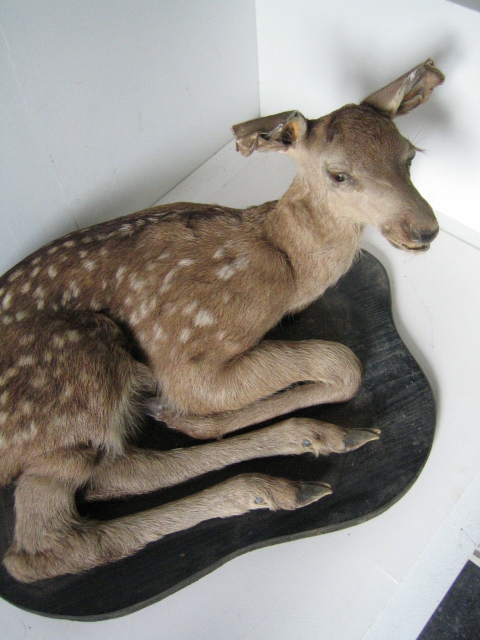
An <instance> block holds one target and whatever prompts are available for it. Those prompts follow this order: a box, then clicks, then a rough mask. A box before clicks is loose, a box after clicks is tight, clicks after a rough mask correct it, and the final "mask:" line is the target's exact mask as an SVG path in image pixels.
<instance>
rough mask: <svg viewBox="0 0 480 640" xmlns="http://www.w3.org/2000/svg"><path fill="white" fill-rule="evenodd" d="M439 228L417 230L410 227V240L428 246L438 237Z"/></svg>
mask: <svg viewBox="0 0 480 640" xmlns="http://www.w3.org/2000/svg"><path fill="white" fill-rule="evenodd" d="M439 230H440V229H439V227H438V225H436V226H435V227H434V228H432V227H429V228H428V229H418V228H416V227H411V229H410V231H411V234H412V238H414V239H415V240H418V241H419V242H421V243H423V244H430V242H432V241H433V240H435V238H436V237H437V235H438V232H439Z"/></svg>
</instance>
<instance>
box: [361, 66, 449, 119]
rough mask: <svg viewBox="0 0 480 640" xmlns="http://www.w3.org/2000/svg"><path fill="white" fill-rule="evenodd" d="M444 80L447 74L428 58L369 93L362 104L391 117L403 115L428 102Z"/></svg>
mask: <svg viewBox="0 0 480 640" xmlns="http://www.w3.org/2000/svg"><path fill="white" fill-rule="evenodd" d="M444 80H445V76H444V75H443V73H442V72H441V71H439V70H438V69H437V68H436V67H435V65H434V63H433V60H427V61H426V62H424V63H423V64H419V65H418V66H417V67H415V68H414V69H412V70H411V71H408V73H406V74H405V75H403V76H401V78H398V80H395V81H394V82H392V83H390V84H388V85H387V86H386V87H383V89H380V90H379V91H376V92H375V93H372V94H371V95H369V96H368V98H365V100H364V101H363V102H362V104H366V105H369V106H371V107H373V108H374V109H377V110H378V111H381V112H382V113H383V114H385V115H386V116H389V117H390V118H394V117H395V116H401V115H404V114H405V113H409V112H410V111H411V110H412V109H415V107H418V105H419V104H423V103H424V102H427V100H428V99H429V97H430V94H431V93H432V91H433V90H434V89H435V87H437V86H438V85H439V84H442V82H443V81H444Z"/></svg>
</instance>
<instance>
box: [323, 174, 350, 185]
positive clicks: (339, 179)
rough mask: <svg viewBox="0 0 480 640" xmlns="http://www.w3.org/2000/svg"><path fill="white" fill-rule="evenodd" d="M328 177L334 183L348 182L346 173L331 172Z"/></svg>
mask: <svg viewBox="0 0 480 640" xmlns="http://www.w3.org/2000/svg"><path fill="white" fill-rule="evenodd" d="M328 175H329V176H330V178H331V179H332V180H333V181H334V182H338V183H341V182H346V181H347V180H348V175H347V174H346V173H341V172H337V171H329V172H328Z"/></svg>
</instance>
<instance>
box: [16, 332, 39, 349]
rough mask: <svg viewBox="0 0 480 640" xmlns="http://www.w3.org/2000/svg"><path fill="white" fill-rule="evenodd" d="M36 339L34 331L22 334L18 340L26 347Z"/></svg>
mask: <svg viewBox="0 0 480 640" xmlns="http://www.w3.org/2000/svg"><path fill="white" fill-rule="evenodd" d="M34 340H35V336H34V335H33V333H29V334H28V335H26V336H22V337H21V338H20V340H19V341H18V342H19V344H20V345H21V346H22V347H26V346H27V345H29V344H32V342H33V341H34Z"/></svg>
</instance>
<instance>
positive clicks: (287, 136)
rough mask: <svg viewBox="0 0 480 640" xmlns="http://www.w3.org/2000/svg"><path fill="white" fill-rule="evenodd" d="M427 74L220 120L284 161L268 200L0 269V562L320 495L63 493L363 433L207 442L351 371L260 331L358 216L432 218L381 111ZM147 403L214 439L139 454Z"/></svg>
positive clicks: (329, 280)
mask: <svg viewBox="0 0 480 640" xmlns="http://www.w3.org/2000/svg"><path fill="white" fill-rule="evenodd" d="M443 79H444V78H443V75H442V74H441V72H440V71H438V70H437V69H436V68H435V67H434V65H433V62H432V61H431V60H428V61H427V62H425V63H424V64H421V65H419V66H418V67H416V68H415V69H413V70H412V71H409V72H408V73H407V74H405V75H404V76H402V77H401V78H399V79H398V80H396V81H395V82H393V83H391V84H389V85H388V86H386V87H384V88H383V89H381V90H380V91H377V92H376V93H373V94H372V95H370V96H369V97H368V98H366V99H365V100H364V101H363V102H362V103H361V104H360V105H358V106H357V105H353V104H351V105H346V106H344V107H342V108H341V109H339V110H338V111H334V112H333V113H331V114H330V115H327V116H324V117H322V118H320V119H318V120H307V119H306V118H304V117H303V116H302V115H301V114H300V113H299V112H298V111H292V112H288V113H281V114H278V115H274V116H270V117H266V118H259V119H257V120H252V121H251V122H245V123H243V124H239V125H236V126H235V127H234V128H233V131H234V133H235V137H236V139H237V147H238V149H239V151H240V152H241V153H243V154H244V155H247V156H248V155H249V154H251V153H252V152H253V151H254V150H259V151H270V150H273V151H280V152H286V153H289V154H290V155H291V156H292V157H294V158H295V159H296V160H297V162H298V164H299V172H298V175H297V176H296V178H295V180H294V182H293V184H292V186H291V187H290V189H289V190H288V191H287V192H286V194H285V195H284V196H283V197H282V198H280V200H278V201H275V202H268V203H266V204H263V205H261V206H258V207H251V208H248V209H245V210H235V209H227V208H225V207H218V206H211V205H201V204H191V203H187V204H185V203H183V204H177V205H167V206H161V207H154V208H152V209H149V210H147V211H142V212H140V213H136V214H133V215H128V216H125V217H123V218H120V219H118V220H114V221H111V222H106V223H103V224H99V225H96V226H94V227H91V228H88V229H83V230H82V231H78V232H75V233H71V234H70V235H68V236H66V237H64V238H61V239H60V240H56V241H54V242H52V243H50V244H49V245H47V246H46V247H43V248H42V249H40V250H38V251H36V252H35V253H33V254H32V255H31V256H29V257H28V258H26V259H25V260H23V261H22V262H21V263H20V264H18V265H17V266H16V267H14V268H13V269H11V270H10V271H9V272H8V273H6V274H5V275H4V276H3V277H2V278H1V279H0V331H1V351H0V485H6V484H8V483H10V482H12V481H15V483H16V486H15V529H14V539H13V542H12V544H11V547H10V548H9V550H8V552H7V554H6V557H5V558H4V560H3V562H4V565H5V567H6V568H7V570H8V571H9V572H10V574H11V575H12V576H14V577H15V578H16V579H17V580H20V581H24V582H30V581H34V580H38V579H41V578H47V577H52V576H57V575H60V574H64V573H74V572H78V571H82V570H85V569H89V568H91V567H96V566H98V565H100V564H103V563H106V562H110V561H113V560H117V559H119V558H123V557H125V556H128V555H130V554H132V553H134V552H135V551H137V550H138V549H141V548H142V547H144V546H145V545H146V544H148V543H149V542H152V541H154V540H157V539H158V538H160V537H162V536H165V535H167V534H169V533H172V532H175V531H179V530H183V529H186V528H188V527H192V526H193V525H195V524H197V523H199V522H201V521H203V520H206V519H208V518H218V517H220V518H224V517H228V516H233V515H238V514H242V513H245V512H246V511H248V510H251V509H263V508H267V509H272V510H273V509H295V508H297V507H302V506H304V505H308V504H310V503H312V502H314V501H316V500H318V499H320V498H321V497H322V496H325V495H327V494H329V493H331V489H330V487H329V486H328V485H325V484H322V483H313V482H293V481H290V480H285V479H281V478H273V477H268V476H263V475H260V474H258V475H256V474H255V475H253V474H246V475H245V474H244V475H239V476H235V477H233V478H231V479H230V480H227V481H225V482H222V483H220V484H217V485H216V486H214V487H212V488H209V489H207V490H205V491H202V492H200V493H197V494H194V495H192V496H190V497H187V498H184V499H181V500H178V501H176V502H172V503H169V504H166V505H163V506H160V507H158V508H155V509H152V510H150V511H147V512H144V513H140V514H135V515H129V516H126V517H121V518H118V519H116V520H112V521H107V522H103V521H102V522H97V521H92V520H83V519H82V518H81V517H80V516H79V514H78V512H77V510H76V507H75V494H76V492H77V491H78V490H83V492H84V494H85V496H86V497H87V499H91V500H97V499H104V498H115V497H121V496H127V495H132V494H139V493H142V492H149V491H154V490H157V489H159V488H162V487H167V486H171V485H174V484H178V483H181V482H184V481H186V480H188V479H189V478H193V477H196V476H198V475H200V474H203V473H206V472H208V471H211V470H214V469H220V468H222V467H225V466H226V465H229V464H232V463H235V462H238V461H242V460H248V459H252V458H259V457H265V456H273V455H288V454H302V453H306V452H312V453H314V454H315V455H318V454H322V455H328V454H330V453H343V452H348V451H352V450H353V449H356V448H358V447H360V446H362V445H364V444H365V443H367V442H369V441H371V440H375V439H377V438H378V437H379V433H378V432H377V431H375V430H371V431H368V430H359V429H349V430H348V429H343V428H340V427H338V426H334V425H331V424H326V423H322V422H319V421H316V420H312V419H306V418H289V419H286V420H284V421H282V422H279V423H278V424H275V425H273V426H271V427H268V428H265V429H260V430H257V431H253V432H252V431H251V432H249V433H246V434H242V435H238V436H235V437H232V438H226V439H225V440H222V439H221V436H223V435H224V434H226V433H228V432H231V431H234V430H237V429H241V428H242V427H245V426H247V425H251V424H256V423H259V422H261V421H264V420H266V419H269V418H272V417H274V416H277V415H282V414H287V413H290V412H292V411H293V410H295V409H298V408H300V407H306V406H311V405H315V404H321V403H330V402H344V401H346V400H348V399H350V398H352V396H354V395H355V393H356V391H357V389H358V387H359V385H360V380H361V365H360V363H359V361H358V360H357V358H356V356H355V355H354V354H353V353H352V352H351V351H350V350H349V349H348V348H346V347H345V346H343V345H341V344H337V343H332V342H323V341H320V340H311V341H300V342H288V341H270V340H265V339H263V337H264V336H265V334H266V333H267V332H268V330H269V329H271V328H272V327H273V326H274V325H275V324H277V323H278V322H279V320H280V319H281V318H282V317H283V316H284V315H285V314H287V313H293V312H296V311H299V310H300V309H303V308H304V307H306V306H307V305H309V304H310V303H311V302H312V301H313V300H314V299H315V298H317V297H318V296H320V295H322V293H323V292H324V291H325V289H326V288H327V287H329V286H331V285H333V284H334V283H335V282H337V280H338V279H339V278H340V276H342V275H343V274H344V273H345V272H346V271H347V270H348V269H349V268H350V266H351V264H352V262H353V260H354V259H355V257H356V255H357V253H358V251H359V243H360V237H361V234H362V230H363V228H364V226H365V225H366V224H373V225H375V226H376V227H378V228H379V229H380V231H381V232H382V233H383V235H384V236H385V237H386V238H387V239H388V240H389V241H390V242H391V243H392V244H393V245H394V246H396V247H400V248H403V249H408V250H411V251H421V250H425V249H428V247H429V243H430V242H431V241H432V240H433V239H434V238H435V236H436V235H437V233H438V224H437V221H436V220H435V216H434V214H433V211H432V209H431V207H430V206H429V205H428V203H427V202H426V201H425V200H424V199H423V198H422V197H421V196H420V194H419V193H418V192H417V190H416V189H415V187H414V186H413V185H412V183H411V181H410V177H409V167H410V163H411V162H412V159H413V157H414V155H415V147H414V146H413V145H412V144H411V143H410V142H409V141H408V140H407V139H405V138H404V137H402V136H401V135H400V133H399V132H398V130H397V128H396V127H395V125H394V124H393V122H392V118H394V117H395V116H396V115H399V114H405V113H408V112H409V111H411V110H412V109H414V108H415V107H417V106H418V105H419V104H422V103H423V102H426V101H427V100H428V98H429V96H430V94H431V92H432V90H433V89H434V88H435V87H436V86H437V85H439V84H440V83H442V82H443ZM300 382H301V383H303V384H297V383H300ZM147 413H148V414H150V415H153V416H154V417H155V418H156V419H158V420H160V421H163V422H166V423H167V424H168V425H169V426H170V427H172V428H173V429H178V430H180V431H183V432H185V433H187V434H190V435H191V436H193V437H195V438H199V439H202V438H203V439H209V438H213V439H216V440H215V441H213V442H210V443H205V444H199V445H197V446H194V447H191V448H186V449H175V450H171V451H166V452H156V451H150V450H145V449H140V448H136V447H135V446H134V445H133V444H132V436H133V435H134V433H135V430H136V429H137V428H138V426H139V424H140V423H141V421H142V417H143V416H144V415H145V414H147Z"/></svg>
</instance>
